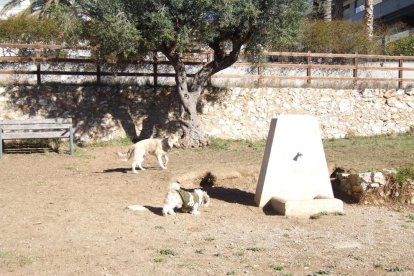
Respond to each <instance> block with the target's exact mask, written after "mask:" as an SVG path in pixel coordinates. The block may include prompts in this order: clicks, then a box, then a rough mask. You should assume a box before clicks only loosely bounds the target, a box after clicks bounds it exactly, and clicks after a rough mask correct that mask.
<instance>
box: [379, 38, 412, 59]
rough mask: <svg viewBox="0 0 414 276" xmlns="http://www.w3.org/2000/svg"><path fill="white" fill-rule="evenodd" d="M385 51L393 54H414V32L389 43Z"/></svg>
mask: <svg viewBox="0 0 414 276" xmlns="http://www.w3.org/2000/svg"><path fill="white" fill-rule="evenodd" d="M385 51H386V52H387V54H389V55H393V56H414V34H412V35H410V36H407V37H405V38H403V39H400V40H397V41H394V42H390V43H388V44H387V45H386V46H385Z"/></svg>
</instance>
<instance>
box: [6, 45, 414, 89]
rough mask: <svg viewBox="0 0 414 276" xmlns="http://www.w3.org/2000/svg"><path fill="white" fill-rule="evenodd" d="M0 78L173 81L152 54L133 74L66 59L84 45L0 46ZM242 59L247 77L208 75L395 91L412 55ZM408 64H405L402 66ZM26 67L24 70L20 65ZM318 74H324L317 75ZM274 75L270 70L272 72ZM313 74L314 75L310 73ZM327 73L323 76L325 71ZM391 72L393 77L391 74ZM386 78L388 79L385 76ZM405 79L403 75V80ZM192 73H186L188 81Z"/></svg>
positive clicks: (411, 71)
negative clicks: (387, 85) (85, 67)
mask: <svg viewBox="0 0 414 276" xmlns="http://www.w3.org/2000/svg"><path fill="white" fill-rule="evenodd" d="M1 50H2V51H3V54H1V52H0V65H1V67H0V75H36V82H37V84H39V85H40V84H42V76H46V75H75V76H94V77H96V79H95V80H96V82H97V84H101V83H102V77H110V76H113V77H117V76H122V77H147V78H151V79H152V84H153V85H155V86H157V85H159V82H158V79H159V78H160V77H167V78H173V77H174V73H173V71H172V68H170V70H167V71H165V69H164V70H160V66H161V65H166V66H168V65H170V63H169V62H168V60H167V59H166V58H165V57H163V56H162V55H160V54H159V53H154V54H153V55H152V56H149V57H148V58H147V59H146V60H144V61H141V62H139V63H135V64H137V65H138V64H139V65H143V66H147V69H148V67H150V68H151V70H150V72H148V70H143V71H142V70H141V71H140V70H138V69H137V70H136V71H134V72H125V71H122V70H121V71H114V70H109V71H105V70H103V66H104V65H107V64H105V63H102V62H101V61H99V59H96V58H93V55H92V56H91V55H90V56H86V57H84V58H80V57H67V52H68V51H80V50H92V49H91V48H89V47H77V48H73V47H72V48H71V47H64V46H60V45H43V44H30V45H28V44H0V51H1ZM211 58H212V53H211V52H208V51H207V52H202V53H195V54H188V55H187V56H186V62H185V63H186V65H187V66H200V65H203V64H205V63H206V62H209V61H210V60H211ZM243 60H248V58H247V57H245V56H242V57H241V58H240V60H239V61H238V62H236V63H235V64H233V65H232V67H231V68H233V69H235V70H234V71H237V68H241V67H244V68H250V70H249V72H248V73H237V72H236V73H235V72H232V71H231V70H225V71H222V72H220V73H218V74H216V75H213V76H212V78H213V79H236V80H240V79H249V80H253V81H255V82H257V84H258V85H259V86H265V85H266V81H269V80H276V81H281V80H284V81H285V80H293V81H295V80H299V81H302V82H303V83H304V84H305V85H309V86H311V85H312V84H313V82H315V81H318V80H322V81H347V82H351V83H352V84H354V85H357V84H358V83H364V82H376V83H381V82H392V83H395V84H396V86H398V88H402V87H404V86H407V85H414V57H409V56H385V55H361V54H357V53H355V54H329V53H311V52H308V53H297V52H265V53H264V60H265V61H264V62H259V63H251V62H247V61H243ZM12 63H14V64H26V65H29V64H35V65H36V70H28V69H27V70H26V69H19V70H15V69H10V68H6V69H4V67H7V66H4V65H10V64H12ZM67 63H71V64H74V63H75V64H89V65H92V68H93V70H90V71H79V70H73V71H71V70H69V71H68V70H44V69H43V68H42V67H44V65H46V64H49V65H50V64H67ZM406 65H409V66H406ZM26 67H29V66H26ZM281 69H284V70H293V71H294V70H297V72H299V71H301V72H303V74H299V73H294V74H293V75H292V74H291V75H287V74H284V73H283V72H282V73H281V72H280V70H281ZM321 70H322V71H323V70H325V73H324V74H321V73H320V72H321ZM275 71H276V72H275ZM330 71H332V72H339V71H341V72H343V73H342V74H333V73H332V72H331V73H332V74H330V73H329V72H330ZM369 71H376V72H381V73H382V74H383V75H384V72H385V73H386V72H390V74H385V75H387V76H385V77H384V76H380V77H376V76H375V74H367V72H369ZM316 72H318V73H316ZM326 72H328V73H326ZM393 74H394V75H393ZM388 75H391V76H388ZM407 75H408V76H407ZM192 76H193V74H189V77H192Z"/></svg>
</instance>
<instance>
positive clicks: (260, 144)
mask: <svg viewBox="0 0 414 276" xmlns="http://www.w3.org/2000/svg"><path fill="white" fill-rule="evenodd" d="M265 146H266V140H264V139H261V140H254V141H253V140H234V139H221V138H217V137H210V144H209V147H210V149H212V150H224V151H226V150H241V149H253V150H264V148H265Z"/></svg>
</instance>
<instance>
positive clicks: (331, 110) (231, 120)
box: [202, 88, 414, 140]
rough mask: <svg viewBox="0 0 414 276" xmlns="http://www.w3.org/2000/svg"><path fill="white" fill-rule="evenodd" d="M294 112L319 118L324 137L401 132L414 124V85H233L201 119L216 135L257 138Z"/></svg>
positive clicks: (213, 103)
mask: <svg viewBox="0 0 414 276" xmlns="http://www.w3.org/2000/svg"><path fill="white" fill-rule="evenodd" d="M289 113H307V114H312V115H315V116H317V117H318V118H319V122H320V126H321V130H322V135H323V137H324V138H342V137H346V136H349V135H357V136H370V135H376V134H386V133H402V132H407V131H409V130H410V128H412V127H413V126H414V121H413V115H414V89H410V90H395V89H392V90H383V89H363V90H345V89H315V88H255V89H246V88H231V89H230V90H228V91H227V92H226V95H225V96H222V97H221V98H220V99H218V100H217V101H213V102H207V103H206V104H205V105H204V106H203V114H202V118H203V123H204V125H205V128H206V129H207V131H208V132H209V133H210V134H211V135H212V136H218V137H223V138H236V139H253V140H254V139H261V138H266V137H267V131H268V127H269V122H270V120H271V118H273V117H277V116H278V115H280V114H289Z"/></svg>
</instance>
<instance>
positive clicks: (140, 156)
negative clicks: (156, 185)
mask: <svg viewBox="0 0 414 276" xmlns="http://www.w3.org/2000/svg"><path fill="white" fill-rule="evenodd" d="M174 146H175V147H180V145H179V143H178V137H177V136H175V135H174V136H170V137H166V138H164V139H156V138H149V139H145V140H141V141H139V142H137V143H135V144H134V145H133V146H132V147H131V148H130V149H129V150H128V152H127V153H120V152H118V155H119V156H120V157H121V158H122V160H123V161H128V160H130V159H131V158H132V157H133V160H132V172H133V173H137V171H136V167H137V166H138V168H139V169H140V170H142V171H144V170H145V169H144V168H143V167H142V163H143V162H144V159H145V156H146V155H147V154H150V155H154V156H155V157H157V160H158V164H159V165H160V167H161V168H162V169H164V170H165V169H167V167H166V166H167V164H168V156H167V152H168V151H170V150H171V149H172V148H173V147H174ZM163 159H165V162H164V160H163Z"/></svg>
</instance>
